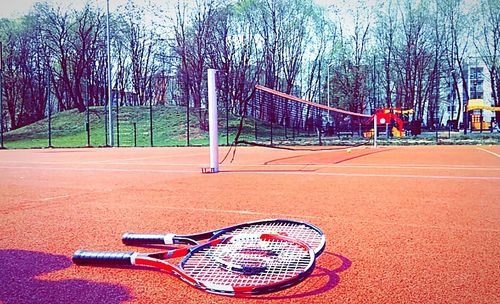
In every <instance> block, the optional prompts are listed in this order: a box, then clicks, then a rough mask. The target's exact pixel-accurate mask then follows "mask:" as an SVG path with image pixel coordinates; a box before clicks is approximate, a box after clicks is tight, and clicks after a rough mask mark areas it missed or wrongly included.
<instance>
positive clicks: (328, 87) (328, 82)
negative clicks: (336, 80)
mask: <svg viewBox="0 0 500 304" xmlns="http://www.w3.org/2000/svg"><path fill="white" fill-rule="evenodd" d="M332 64H333V62H332V63H330V64H329V65H328V69H327V70H326V75H327V77H326V78H327V80H326V81H327V84H326V93H327V97H326V99H327V100H326V103H327V105H328V107H330V67H331V66H332ZM328 122H330V109H328Z"/></svg>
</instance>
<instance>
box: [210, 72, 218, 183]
mask: <svg viewBox="0 0 500 304" xmlns="http://www.w3.org/2000/svg"><path fill="white" fill-rule="evenodd" d="M216 71H217V70H215V69H208V130H209V136H210V172H211V173H217V172H219V137H218V135H219V130H218V124H217V120H218V118H217V91H216V85H215V73H216Z"/></svg>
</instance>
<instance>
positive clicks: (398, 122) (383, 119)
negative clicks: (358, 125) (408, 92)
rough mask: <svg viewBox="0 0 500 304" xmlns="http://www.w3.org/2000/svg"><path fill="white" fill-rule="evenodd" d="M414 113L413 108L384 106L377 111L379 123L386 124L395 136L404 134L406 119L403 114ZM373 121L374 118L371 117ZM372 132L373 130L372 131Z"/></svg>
mask: <svg viewBox="0 0 500 304" xmlns="http://www.w3.org/2000/svg"><path fill="white" fill-rule="evenodd" d="M411 113H413V109H408V110H403V109H401V108H382V109H378V110H377V111H376V117H377V125H385V126H386V127H387V128H390V130H388V131H389V132H391V133H392V135H393V136H395V137H402V136H404V123H405V122H404V121H403V120H402V119H401V116H402V115H408V114H411ZM371 122H373V118H372V119H371ZM370 132H373V130H372V131H370Z"/></svg>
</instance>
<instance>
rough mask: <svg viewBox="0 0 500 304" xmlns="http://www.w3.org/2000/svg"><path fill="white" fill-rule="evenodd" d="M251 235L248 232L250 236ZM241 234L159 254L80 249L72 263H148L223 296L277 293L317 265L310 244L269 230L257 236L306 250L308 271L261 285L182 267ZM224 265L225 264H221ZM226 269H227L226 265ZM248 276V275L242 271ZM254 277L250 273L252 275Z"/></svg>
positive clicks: (90, 264) (192, 284)
mask: <svg viewBox="0 0 500 304" xmlns="http://www.w3.org/2000/svg"><path fill="white" fill-rule="evenodd" d="M247 236H248V235H247ZM240 237H245V236H244V235H235V236H227V237H224V238H219V239H215V240H211V241H208V242H207V243H204V244H200V245H196V246H193V247H187V248H180V249H174V250H170V251H162V252H156V253H138V252H102V251H101V252H100V251H86V250H77V251H76V252H75V253H74V254H73V258H72V260H73V263H75V264H77V265H87V266H111V267H112V266H130V265H137V266H149V267H154V268H159V269H162V270H165V271H167V272H169V273H172V274H174V275H176V276H177V277H179V278H180V279H181V280H182V281H184V282H186V283H187V284H189V285H191V286H193V287H195V288H198V289H201V290H204V291H207V292H210V293H214V294H220V295H228V296H248V295H257V294H265V293H270V292H275V291H278V290H282V289H286V288H289V287H291V286H294V285H296V284H298V283H300V282H301V281H303V280H304V279H305V278H307V277H308V276H309V275H310V274H311V273H312V271H313V270H314V267H315V264H316V256H315V253H314V250H313V249H311V248H310V247H309V246H308V245H307V244H305V243H304V242H301V241H299V240H295V239H293V238H288V237H286V236H282V235H273V234H268V233H263V234H259V235H258V237H260V238H261V240H263V241H265V240H268V239H277V240H280V241H283V242H290V243H293V244H295V245H298V246H299V247H301V248H302V249H303V250H305V251H307V254H308V255H309V256H310V259H309V263H308V265H307V266H306V267H305V271H303V272H299V273H297V274H296V275H295V276H292V277H289V278H287V279H285V280H281V281H279V282H275V283H271V284H261V285H252V286H230V285H222V284H215V283H210V282H203V281H199V280H197V279H195V278H193V277H192V276H190V275H189V274H188V273H186V272H185V271H184V269H183V266H184V265H185V263H186V262H187V261H188V260H189V258H190V257H191V255H193V254H194V253H196V252H198V251H200V250H203V249H205V248H206V247H210V246H217V245H218V244H219V243H221V242H229V241H231V240H232V239H234V240H237V239H238V238H240ZM180 257H183V259H182V260H181V262H180V263H179V265H174V264H171V263H169V262H167V261H166V259H172V258H180ZM222 268H224V267H222ZM224 269H225V268H224ZM225 271H228V272H231V270H228V269H226V270H225ZM240 275H243V276H245V274H240ZM250 276H251V275H250Z"/></svg>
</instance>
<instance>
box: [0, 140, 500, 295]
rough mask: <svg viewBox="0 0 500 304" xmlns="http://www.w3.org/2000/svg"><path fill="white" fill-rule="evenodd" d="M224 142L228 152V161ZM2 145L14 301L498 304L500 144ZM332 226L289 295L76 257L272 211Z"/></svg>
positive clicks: (6, 246) (6, 250) (1, 256)
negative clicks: (206, 287)
mask: <svg viewBox="0 0 500 304" xmlns="http://www.w3.org/2000/svg"><path fill="white" fill-rule="evenodd" d="M226 151H227V148H221V157H222V156H223V155H224V154H225V152H226ZM208 159H209V158H208V148H206V147H203V148H138V149H132V148H130V149H121V148H115V149H48V150H6V151H0V170H1V174H0V191H1V196H0V212H1V220H0V227H1V237H0V260H1V263H2V267H0V281H1V282H0V283H1V285H2V288H1V290H0V302H3V303H8V304H10V303H172V302H174V301H182V302H181V303H228V302H234V303H243V302H245V303H247V302H248V303H251V302H256V303H257V302H264V301H265V302H284V301H287V302H288V303H361V302H370V303H498V302H500V286H499V284H498V282H499V281H500V258H499V257H500V199H499V198H500V146H417V147H380V148H378V149H372V148H359V149H353V150H351V151H350V152H347V150H345V149H341V150H331V151H315V152H311V151H286V150H274V149H265V148H255V147H238V149H237V151H236V155H235V158H234V161H233V162H232V163H229V162H228V160H226V162H225V163H224V164H223V165H221V167H220V168H221V171H222V172H220V173H218V174H201V171H200V168H201V167H203V166H207V163H208ZM278 217H282V218H292V219H297V220H304V221H308V222H311V223H312V224H314V225H316V226H318V227H320V228H321V229H322V230H323V231H324V232H325V234H326V237H327V247H326V250H325V252H324V253H323V254H322V255H321V256H320V257H319V259H318V260H317V266H316V269H315V270H314V272H313V273H312V275H311V276H310V277H309V278H307V279H306V280H305V281H304V282H302V283H300V284H299V285H297V286H294V287H292V288H290V289H286V290H284V291H280V292H277V293H271V294H267V295H262V296H257V297H255V298H250V299H248V298H245V299H241V298H229V297H223V296H218V295H212V294H208V293H205V292H202V291H200V290H197V289H194V288H192V287H190V286H188V285H187V284H185V283H183V282H181V281H180V280H179V279H177V278H176V277H175V276H173V275H170V274H167V273H165V272H161V271H156V270H154V269H146V268H139V269H137V268H130V267H129V268H126V267H124V268H105V267H82V266H75V265H73V264H72V262H71V256H72V254H73V253H74V252H75V250H76V249H93V250H114V251H141V252H154V251H158V250H162V249H164V247H161V246H157V247H146V248H145V247H126V246H124V245H122V243H121V235H122V234H123V233H124V232H127V231H131V232H145V233H153V232H158V233H166V232H177V233H195V232H201V231H205V230H211V229H215V228H218V227H223V226H226V225H233V224H236V223H240V222H245V221H251V220H257V219H264V218H278Z"/></svg>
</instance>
